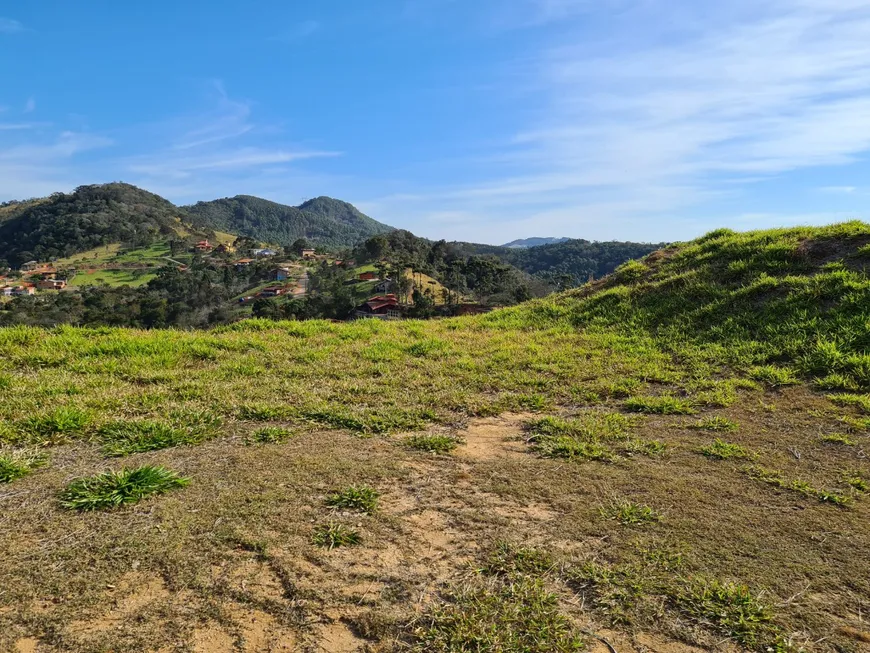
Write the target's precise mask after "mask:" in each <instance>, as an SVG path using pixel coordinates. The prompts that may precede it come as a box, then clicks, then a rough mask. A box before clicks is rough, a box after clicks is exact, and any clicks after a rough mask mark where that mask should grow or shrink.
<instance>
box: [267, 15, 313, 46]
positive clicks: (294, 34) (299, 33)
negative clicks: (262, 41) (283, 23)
mask: <svg viewBox="0 0 870 653" xmlns="http://www.w3.org/2000/svg"><path fill="white" fill-rule="evenodd" d="M318 31H320V23H319V22H318V21H316V20H303V21H302V22H299V23H296V24H295V25H292V26H290V27H289V28H288V29H286V30H284V31H283V32H281V33H280V34H278V35H277V36H273V37H272V39H271V40H273V41H281V42H283V43H296V42H298V41H302V40H304V39H306V38H308V37H309V36H311V35H312V34H314V33H315V32H318Z"/></svg>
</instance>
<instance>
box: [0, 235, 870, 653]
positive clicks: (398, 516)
mask: <svg viewBox="0 0 870 653" xmlns="http://www.w3.org/2000/svg"><path fill="white" fill-rule="evenodd" d="M868 267H870V225H866V224H863V223H859V222H851V223H845V224H840V225H834V226H831V227H825V228H800V229H786V230H775V231H766V232H749V233H740V234H738V233H734V232H730V231H718V232H713V233H711V234H708V235H707V236H706V237H704V238H701V239H699V240H697V241H693V242H690V243H685V244H679V245H674V246H672V247H670V248H668V249H665V250H662V251H659V252H655V253H653V254H651V255H649V256H648V257H646V258H645V259H644V260H642V261H634V262H629V263H627V264H625V265H623V266H621V267H620V268H619V269H618V270H617V272H616V273H615V274H614V275H612V276H610V277H608V278H605V279H603V280H600V281H597V282H594V283H593V284H589V285H587V286H584V287H583V288H580V289H578V290H576V291H571V292H568V293H563V294H561V295H556V296H552V297H550V298H547V299H543V300H537V301H534V302H528V303H526V304H522V305H520V306H517V307H514V308H511V309H505V310H501V311H496V312H493V313H490V314H488V315H485V316H479V317H474V318H457V319H453V320H443V321H431V322H415V321H407V322H390V323H383V322H377V321H364V322H355V323H350V324H334V323H329V322H320V321H312V322H268V321H256V320H255V321H248V322H243V323H239V324H236V325H231V326H225V327H220V328H217V329H214V330H212V331H209V332H195V333H194V332H181V331H136V330H125V329H110V328H100V329H85V328H72V327H58V328H55V329H51V330H41V329H37V328H29V327H10V328H6V329H0V348H2V350H3V351H4V356H3V357H2V359H0V389H2V390H0V392H2V393H3V399H4V401H2V402H0V443H2V444H3V448H2V454H0V456H2V457H0V482H2V481H8V484H0V505H2V511H0V550H3V551H4V556H3V559H2V561H0V650H7V649H10V648H12V650H14V646H16V645H17V646H19V647H24V646H34V645H36V644H37V642H38V644H39V646H40V647H41V648H39V649H38V650H40V651H42V650H45V651H109V650H125V651H139V650H142V651H158V650H159V651H169V650H178V648H177V647H178V646H181V649H180V650H191V651H232V650H239V651H279V650H286V651H292V650H311V651H314V650H326V651H357V650H359V651H364V650H368V651H391V650H414V651H421V652H422V651H457V652H458V651H501V652H504V653H510V652H520V651H522V652H534V651H540V652H544V651H547V652H549V651H579V650H591V651H604V650H607V649H606V647H605V646H604V644H603V643H602V641H601V639H599V638H604V639H606V640H607V641H608V642H610V643H611V644H612V645H614V646H615V647H616V649H617V650H619V651H620V653H623V652H624V651H638V652H640V651H646V650H651V649H652V650H671V651H695V650H698V649H696V648H690V645H691V646H696V647H701V648H703V649H708V650H709V649H722V650H735V649H746V650H755V651H770V650H783V651H784V650H800V649H805V650H813V651H859V650H862V649H861V648H860V647H861V646H865V645H866V644H865V643H864V642H866V641H867V640H868V639H870V627H868V626H867V624H866V615H867V613H868V607H870V577H868V574H867V570H868V569H870V497H868V496H867V494H868V491H870V465H868V463H867V460H866V456H865V453H864V452H865V451H866V448H867V445H868V430H870V394H868V391H870V354H868V353H867V349H868V343H870V340H868V338H870V278H868V275H867V270H868ZM110 472H111V473H110ZM318 646H319V647H320V648H317V647H318ZM29 650H32V649H29Z"/></svg>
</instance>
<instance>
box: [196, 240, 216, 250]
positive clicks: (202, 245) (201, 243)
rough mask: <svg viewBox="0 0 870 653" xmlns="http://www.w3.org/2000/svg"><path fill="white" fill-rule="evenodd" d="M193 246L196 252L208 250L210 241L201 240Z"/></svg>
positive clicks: (210, 248)
mask: <svg viewBox="0 0 870 653" xmlns="http://www.w3.org/2000/svg"><path fill="white" fill-rule="evenodd" d="M193 248H194V249H195V250H196V251H197V252H210V251H211V250H212V247H211V243H209V242H208V240H201V241H199V242H198V243H197V244H196V245H194V246H193Z"/></svg>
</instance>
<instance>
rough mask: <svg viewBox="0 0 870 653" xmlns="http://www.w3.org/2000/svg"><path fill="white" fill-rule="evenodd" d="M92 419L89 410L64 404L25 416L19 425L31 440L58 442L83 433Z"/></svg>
mask: <svg viewBox="0 0 870 653" xmlns="http://www.w3.org/2000/svg"><path fill="white" fill-rule="evenodd" d="M92 420H93V416H92V414H91V413H90V412H89V411H86V410H82V409H81V408H76V407H75V406H62V407H60V408H56V409H54V410H52V411H50V412H47V413H44V414H42V415H34V416H32V417H28V418H25V419H24V420H22V421H21V422H19V423H18V424H17V427H18V430H19V432H21V433H22V434H23V435H24V436H25V437H26V438H27V439H28V440H30V441H31V442H38V443H43V444H48V443H51V444H56V443H60V442H65V441H66V440H68V439H69V438H71V437H73V436H80V435H83V434H84V432H85V431H86V429H87V427H88V426H89V425H90V423H91V422H92Z"/></svg>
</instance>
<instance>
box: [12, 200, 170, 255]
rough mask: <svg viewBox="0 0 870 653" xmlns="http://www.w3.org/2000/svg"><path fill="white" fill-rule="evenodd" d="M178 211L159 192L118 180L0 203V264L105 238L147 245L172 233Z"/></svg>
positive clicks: (84, 246)
mask: <svg viewBox="0 0 870 653" xmlns="http://www.w3.org/2000/svg"><path fill="white" fill-rule="evenodd" d="M183 215H184V211H183V210H181V209H179V208H178V207H176V206H175V205H173V204H172V203H171V202H169V201H167V200H165V199H163V198H162V197H160V196H159V195H155V194H153V193H149V192H147V191H144V190H142V189H140V188H136V187H135V186H131V185H129V184H122V183H111V184H101V185H93V186H80V187H78V188H76V189H75V190H74V191H73V192H72V193H55V194H53V195H51V196H50V197H46V198H42V199H35V200H27V201H23V202H7V203H5V204H3V205H0V266H3V265H5V264H8V265H10V266H12V267H19V266H20V265H21V264H22V263H25V262H27V261H30V260H41V261H45V260H49V259H52V258H56V257H64V256H70V255H72V254H75V253H78V252H82V251H86V250H89V249H92V248H94V247H99V246H101V245H106V244H109V243H119V242H120V243H126V244H131V245H144V244H148V243H151V242H153V241H154V240H157V239H159V238H164V237H167V236H171V235H173V234H176V233H178V231H179V229H181V228H182V225H181V222H180V218H181V217H182V216H183ZM4 261H5V264H4Z"/></svg>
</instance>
